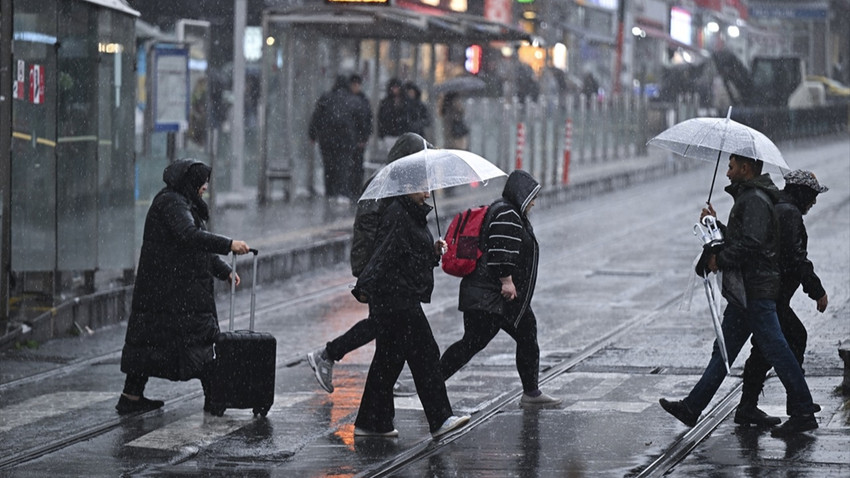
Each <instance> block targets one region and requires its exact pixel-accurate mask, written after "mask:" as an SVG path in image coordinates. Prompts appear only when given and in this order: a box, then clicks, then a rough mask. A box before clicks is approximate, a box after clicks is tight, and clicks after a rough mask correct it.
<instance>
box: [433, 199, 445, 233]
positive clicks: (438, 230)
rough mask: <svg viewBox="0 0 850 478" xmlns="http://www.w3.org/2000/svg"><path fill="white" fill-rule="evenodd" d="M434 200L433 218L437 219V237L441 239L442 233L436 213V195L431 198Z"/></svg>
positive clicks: (438, 216)
mask: <svg viewBox="0 0 850 478" xmlns="http://www.w3.org/2000/svg"><path fill="white" fill-rule="evenodd" d="M431 197H432V198H433V200H434V217H436V218H437V236H439V238H440V239H442V238H443V233H442V232H441V231H440V213H439V212H438V211H437V195H436V194H435V195H434V196H431Z"/></svg>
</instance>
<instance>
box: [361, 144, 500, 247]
mask: <svg viewBox="0 0 850 478" xmlns="http://www.w3.org/2000/svg"><path fill="white" fill-rule="evenodd" d="M499 176H507V174H505V172H504V171H502V170H501V169H499V168H498V167H496V165H494V164H493V163H491V162H490V161H487V160H486V159H484V158H482V157H481V156H478V155H477V154H475V153H470V152H469V151H463V150H460V149H423V150H422V151H419V152H417V153H413V154H410V155H407V156H404V157H403V158H401V159H397V160H395V161H393V162H392V163H390V164H388V165H386V166H384V167H383V168H381V170H380V171H378V174H377V175H375V178H374V179H372V182H370V183H369V186H367V187H366V190H365V191H363V194H362V195H361V196H360V200H361V201H364V200H367V199H380V198H385V197H392V196H402V195H405V194H410V193H417V192H425V191H435V190H437V189H444V188H450V187H452V186H460V185H462V184H471V183H477V182H483V181H487V180H488V179H492V178H496V177H499ZM434 215H435V216H436V218H437V233H438V234H439V235H440V236H442V232H441V231H440V215H439V213H438V212H437V200H436V198H434Z"/></svg>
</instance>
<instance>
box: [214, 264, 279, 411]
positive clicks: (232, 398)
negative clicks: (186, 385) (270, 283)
mask: <svg viewBox="0 0 850 478" xmlns="http://www.w3.org/2000/svg"><path fill="white" fill-rule="evenodd" d="M251 253H252V254H253V255H254V272H253V280H252V282H251V320H250V326H249V329H248V330H233V314H234V312H233V308H234V304H233V297H234V295H235V292H236V284H235V283H231V286H230V327H229V329H228V331H227V332H222V333H220V334H218V337H216V340H215V344H214V346H213V347H214V349H213V350H214V352H215V356H214V360H213V365H212V367H211V372H210V380H209V390H208V395H209V397H208V398H209V411H210V413H212V414H213V415H215V416H219V417H220V416H222V415H224V411H225V410H226V409H228V408H250V409H252V410H253V412H254V416H257V415H258V414H259V415H262V416H264V417H265V416H266V414H267V413H268V411H269V409H270V408H271V406H272V403H274V381H275V359H276V355H277V340H275V338H274V336H273V335H271V334H268V333H262V332H254V309H255V306H256V292H255V291H256V285H257V250H256V249H251ZM233 270H234V271H236V255H235V254H234V256H233Z"/></svg>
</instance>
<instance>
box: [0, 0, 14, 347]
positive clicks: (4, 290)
mask: <svg viewBox="0 0 850 478" xmlns="http://www.w3.org/2000/svg"><path fill="white" fill-rule="evenodd" d="M12 3H13V2H12V0H0V124H2V125H3V126H2V128H0V203H2V207H0V337H2V336H3V335H5V334H6V328H7V327H8V325H9V289H10V287H9V281H10V279H11V276H12V264H11V260H12V230H11V228H12V207H11V202H12V74H13V73H12V60H13V58H12V33H13V24H12V9H13V5H12Z"/></svg>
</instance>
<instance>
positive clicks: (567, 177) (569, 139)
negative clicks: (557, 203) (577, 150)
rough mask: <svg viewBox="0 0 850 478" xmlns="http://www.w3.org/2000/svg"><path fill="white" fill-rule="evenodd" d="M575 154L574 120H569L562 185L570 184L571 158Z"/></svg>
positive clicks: (565, 140)
mask: <svg viewBox="0 0 850 478" xmlns="http://www.w3.org/2000/svg"><path fill="white" fill-rule="evenodd" d="M572 152H573V120H572V119H569V118H567V126H566V128H565V132H564V173H563V175H562V176H561V184H564V185H566V184H567V183H569V182H570V156H571V155H572Z"/></svg>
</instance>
